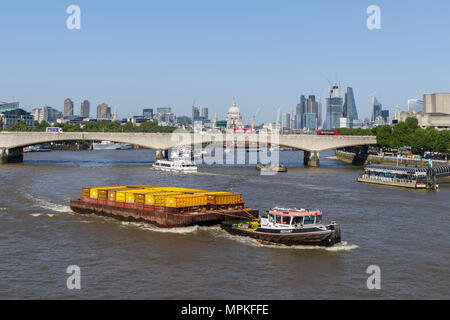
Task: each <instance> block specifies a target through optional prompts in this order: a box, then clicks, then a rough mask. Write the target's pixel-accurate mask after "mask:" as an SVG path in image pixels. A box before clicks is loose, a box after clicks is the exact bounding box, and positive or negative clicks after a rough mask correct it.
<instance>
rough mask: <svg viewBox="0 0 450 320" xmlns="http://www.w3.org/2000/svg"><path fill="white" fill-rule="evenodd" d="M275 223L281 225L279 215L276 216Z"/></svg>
mask: <svg viewBox="0 0 450 320" xmlns="http://www.w3.org/2000/svg"><path fill="white" fill-rule="evenodd" d="M276 222H277V223H278V224H281V216H280V215H278V214H277V215H276Z"/></svg>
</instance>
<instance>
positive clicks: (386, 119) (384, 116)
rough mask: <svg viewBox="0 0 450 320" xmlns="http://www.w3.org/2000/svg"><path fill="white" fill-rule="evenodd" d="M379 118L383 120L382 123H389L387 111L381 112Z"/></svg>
mask: <svg viewBox="0 0 450 320" xmlns="http://www.w3.org/2000/svg"><path fill="white" fill-rule="evenodd" d="M380 116H381V118H383V121H384V123H389V110H381V111H380Z"/></svg>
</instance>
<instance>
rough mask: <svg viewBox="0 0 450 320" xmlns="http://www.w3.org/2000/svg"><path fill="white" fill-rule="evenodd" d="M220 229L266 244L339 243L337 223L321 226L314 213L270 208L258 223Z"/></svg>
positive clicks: (226, 225)
mask: <svg viewBox="0 0 450 320" xmlns="http://www.w3.org/2000/svg"><path fill="white" fill-rule="evenodd" d="M221 227H222V228H223V229H224V230H226V231H227V232H229V233H231V234H235V235H240V236H247V237H251V238H254V239H257V240H258V241H260V242H263V243H269V244H282V245H288V246H292V245H317V246H333V245H334V244H337V243H340V242H341V229H340V226H339V224H337V223H336V222H331V223H330V224H328V225H323V224H322V212H320V211H318V210H316V211H312V210H305V209H297V208H294V209H286V208H274V209H271V210H270V211H269V212H266V213H265V215H263V216H260V218H259V219H258V220H234V221H225V222H222V224H221Z"/></svg>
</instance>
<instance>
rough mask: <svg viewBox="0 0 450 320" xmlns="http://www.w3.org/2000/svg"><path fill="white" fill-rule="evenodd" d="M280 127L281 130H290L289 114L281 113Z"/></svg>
mask: <svg viewBox="0 0 450 320" xmlns="http://www.w3.org/2000/svg"><path fill="white" fill-rule="evenodd" d="M281 127H282V128H283V129H290V128H291V114H290V113H282V114H281Z"/></svg>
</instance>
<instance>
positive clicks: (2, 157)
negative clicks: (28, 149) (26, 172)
mask: <svg viewBox="0 0 450 320" xmlns="http://www.w3.org/2000/svg"><path fill="white" fill-rule="evenodd" d="M21 162H23V148H12V149H6V148H1V149H0V163H2V164H4V163H21Z"/></svg>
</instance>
